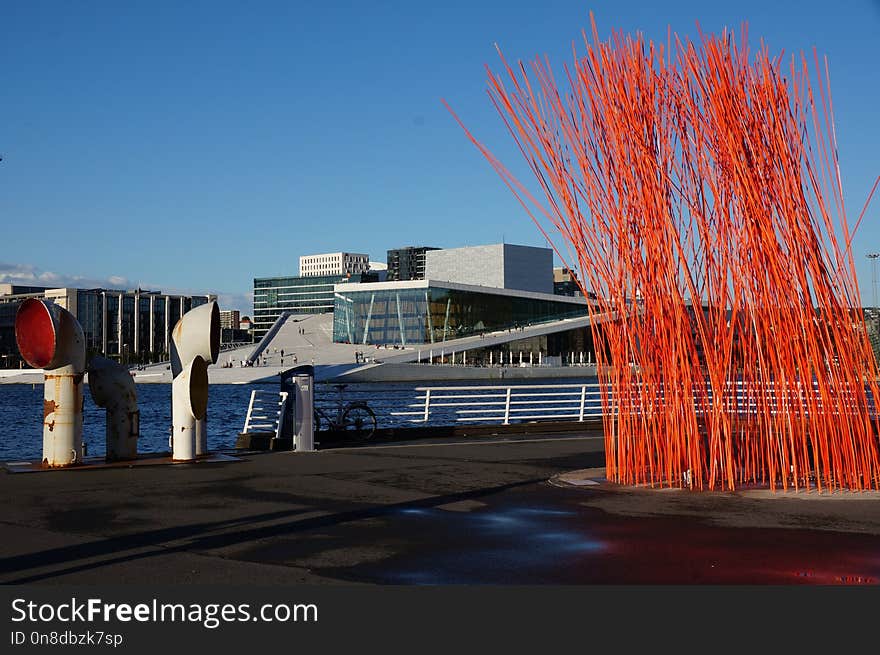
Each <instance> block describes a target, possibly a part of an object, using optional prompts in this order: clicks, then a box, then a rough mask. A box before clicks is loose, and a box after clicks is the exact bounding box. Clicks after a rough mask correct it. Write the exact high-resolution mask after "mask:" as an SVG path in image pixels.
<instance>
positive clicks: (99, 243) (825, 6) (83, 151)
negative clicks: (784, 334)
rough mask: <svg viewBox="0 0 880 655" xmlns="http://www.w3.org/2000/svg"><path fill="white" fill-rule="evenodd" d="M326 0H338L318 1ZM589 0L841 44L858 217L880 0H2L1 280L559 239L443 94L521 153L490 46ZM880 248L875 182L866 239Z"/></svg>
mask: <svg viewBox="0 0 880 655" xmlns="http://www.w3.org/2000/svg"><path fill="white" fill-rule="evenodd" d="M325 4H327V5H328V6H323V5H325ZM590 10H592V11H594V13H595V14H596V17H597V21H598V25H599V30H600V35H601V36H603V37H604V36H607V35H608V33H609V31H610V30H611V29H612V28H620V29H623V30H624V31H627V32H632V31H636V30H640V31H642V32H644V33H645V34H646V36H648V37H649V38H657V39H664V40H665V35H666V29H667V26H671V28H672V29H673V30H674V31H677V32H678V33H679V34H682V35H689V36H696V28H695V23H696V22H697V21H699V23H700V25H701V26H702V28H703V29H704V30H706V31H719V30H721V29H722V28H723V27H724V26H730V27H734V28H736V29H737V30H738V29H739V26H740V23H741V22H742V21H748V23H749V31H750V34H751V37H752V40H753V42H756V41H757V39H758V38H759V37H763V38H764V39H765V40H766V41H767V42H768V44H769V46H770V48H771V51H776V52H778V51H779V50H782V49H785V51H786V52H789V53H790V52H794V51H799V50H801V49H807V50H809V49H811V48H812V47H813V46H816V47H817V48H818V49H819V51H820V53H825V54H827V55H828V57H829V60H830V66H831V82H832V92H833V96H834V107H835V115H836V121H837V135H838V141H839V147H840V160H841V167H842V174H843V178H844V185H845V192H846V200H847V203H848V204H847V207H848V211H849V214H850V216H851V218H852V219H854V218H855V216H856V215H857V214H858V211H859V210H860V209H861V206H862V204H863V202H864V199H865V197H866V196H867V193H868V191H869V189H870V186H871V184H873V181H874V179H875V178H876V176H877V175H878V174H880V156H878V153H880V121H878V118H877V117H878V110H877V108H878V107H880V66H878V63H880V3H878V2H877V1H873V0H841V1H840V2H837V3H834V4H829V3H827V2H811V1H809V0H806V1H800V2H768V1H767V0H763V1H761V2H752V1H746V2H737V3H729V4H718V3H711V2H705V0H704V1H702V2H685V1H680V2H678V1H675V0H670V1H668V2H663V3H655V2H648V1H646V0H616V1H614V2H579V1H573V0H572V1H568V0H542V1H541V2H536V1H535V0H532V1H531V2H521V1H520V0H502V1H496V0H491V1H488V0H487V1H481V0H470V1H468V2H461V1H459V0H447V1H444V2H442V3H422V2H413V1H412V0H409V1H405V0H403V1H395V2H383V1H379V0H377V1H374V2H369V3H367V2H351V3H312V2H308V3H306V2H253V3H240V2H236V3H231V2H230V3H226V2H219V1H215V2H159V1H157V0H152V1H150V2H133V1H132V2H123V3H119V2H77V3H71V2H41V1H38V0H33V1H29V2H17V3H13V2H4V3H2V4H0V35H2V38H0V71H2V73H0V156H2V157H3V161H2V162H0V217H2V228H3V229H2V235H3V236H2V239H0V243H2V248H0V281H3V280H10V281H11V280H19V281H28V280H43V281H45V282H46V283H51V284H55V283H58V284H67V283H77V284H94V285H98V284H103V285H111V284H112V285H122V286H129V287H133V286H135V285H137V284H140V285H141V286H143V287H145V288H159V289H163V290H190V291H196V292H206V291H210V292H217V293H221V294H223V296H222V299H223V301H224V304H226V305H227V306H228V307H229V308H236V307H238V308H241V309H244V310H246V311H248V310H249V309H250V305H249V300H248V295H247V294H248V293H249V292H250V291H251V287H252V279H253V277H254V276H269V275H276V274H288V275H289V274H295V273H296V272H297V267H298V257H299V256H300V255H303V254H309V253H317V252H328V251H337V250H349V251H355V252H367V253H369V254H370V256H371V259H373V260H377V261H384V259H385V251H386V250H387V249H388V248H393V247H398V246H403V245H410V244H425V245H436V246H441V247H454V246H460V245H468V244H471V245H476V244H482V243H495V242H498V241H501V239H502V238H503V239H504V240H506V241H507V242H510V243H522V244H531V245H545V242H544V240H543V238H542V237H541V235H540V234H539V232H538V230H537V229H536V228H535V227H534V225H533V224H532V223H531V221H530V220H529V219H528V217H527V216H526V215H525V214H524V212H523V210H522V209H521V208H520V207H519V205H518V203H517V202H516V200H515V199H514V198H513V197H512V196H511V195H510V193H509V191H508V190H507V189H506V188H505V187H504V186H503V184H502V183H501V181H500V180H499V179H498V178H497V176H496V175H495V173H494V172H493V171H492V170H491V168H490V167H489V165H488V164H487V163H486V162H485V161H484V160H483V159H482V157H481V156H480V155H479V153H478V152H477V151H476V150H475V149H474V148H473V147H472V146H471V145H470V143H468V141H467V140H466V139H465V137H464V135H463V134H462V133H461V131H460V129H459V128H458V126H457V125H456V124H455V122H454V121H453V120H452V118H451V117H450V116H449V114H448V113H447V112H446V110H445V109H444V108H443V106H442V104H441V102H440V99H441V98H445V99H446V100H447V101H448V102H449V103H450V104H451V105H452V106H453V107H454V109H455V110H456V111H457V112H458V114H459V115H460V116H461V118H462V119H463V120H464V121H465V122H466V124H467V125H468V127H469V128H471V129H472V131H474V133H475V134H476V135H477V136H478V138H480V139H481V140H483V141H484V142H485V143H487V144H488V145H489V146H490V147H491V148H492V149H493V151H494V152H495V153H496V155H499V156H500V157H501V158H502V159H503V160H504V161H505V162H508V163H511V164H514V163H516V157H517V155H516V154H515V152H514V150H513V147H512V144H511V143H510V141H509V137H508V136H507V135H506V134H505V132H504V131H503V126H502V125H501V123H500V120H499V119H498V117H497V115H496V114H495V113H494V110H493V108H492V107H491V105H490V103H489V101H488V99H487V97H486V95H485V73H484V68H483V66H484V64H486V63H488V64H490V65H491V66H493V67H494V66H496V64H497V57H496V55H495V52H494V49H493V44H494V43H496V42H497V43H498V44H499V45H500V46H501V48H502V49H503V50H504V53H505V55H506V56H507V57H508V58H509V59H520V58H521V59H532V58H534V57H535V56H536V55H544V54H547V55H549V56H550V58H551V60H552V61H553V62H554V63H555V64H556V65H558V66H560V67H561V65H562V64H563V63H564V62H565V61H567V60H568V58H569V56H570V55H569V53H570V47H571V42H572V41H573V40H577V41H579V40H580V36H579V35H580V31H581V29H583V28H588V27H589V17H588V12H589V11H590ZM853 249H854V252H855V254H856V261H857V265H858V272H859V277H860V283H861V288H862V296H863V299H864V300H865V302H866V303H868V302H870V298H871V294H870V265H869V263H868V261H867V259H866V258H865V254H866V253H867V252H869V251H872V250H880V198H878V199H877V200H875V202H874V204H873V205H872V209H871V210H870V213H869V214H868V216H867V218H866V219H865V221H864V224H863V227H862V229H861V230H860V233H859V236H858V237H857V239H856V240H855V242H854V245H853Z"/></svg>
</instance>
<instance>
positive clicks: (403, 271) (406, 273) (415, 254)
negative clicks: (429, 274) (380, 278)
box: [386, 246, 439, 282]
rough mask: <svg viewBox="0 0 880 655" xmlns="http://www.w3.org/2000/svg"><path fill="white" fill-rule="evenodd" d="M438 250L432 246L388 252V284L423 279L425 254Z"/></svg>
mask: <svg viewBox="0 0 880 655" xmlns="http://www.w3.org/2000/svg"><path fill="white" fill-rule="evenodd" d="M429 250H439V248H434V247H432V246H406V247H405V248H395V249H393V250H389V251H388V276H387V278H386V279H387V280H388V281H389V282H399V281H401V280H424V279H425V253H426V252H428V251H429Z"/></svg>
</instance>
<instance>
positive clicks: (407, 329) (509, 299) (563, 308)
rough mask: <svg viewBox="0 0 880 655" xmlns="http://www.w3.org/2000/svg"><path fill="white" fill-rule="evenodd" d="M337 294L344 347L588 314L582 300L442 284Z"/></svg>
mask: <svg viewBox="0 0 880 655" xmlns="http://www.w3.org/2000/svg"><path fill="white" fill-rule="evenodd" d="M547 273H548V276H549V271H548V272H547ZM334 293H335V304H336V308H335V311H334V314H333V340H334V341H337V342H343V343H363V344H401V345H403V346H407V345H412V344H430V343H442V342H444V341H447V340H450V339H458V338H462V337H468V336H474V335H479V334H482V333H488V332H493V331H497V330H517V329H519V328H521V327H525V326H528V325H536V324H539V323H547V322H551V321H559V320H562V319H568V318H582V317H585V316H586V315H587V305H586V299H585V298H583V297H581V298H569V297H565V296H557V295H554V294H552V293H536V292H532V291H521V290H516V289H503V288H497V287H487V286H476V285H467V284H460V283H458V282H448V281H439V280H408V281H405V282H379V283H364V284H338V285H336V287H335V288H334Z"/></svg>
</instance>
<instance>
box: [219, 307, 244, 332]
mask: <svg viewBox="0 0 880 655" xmlns="http://www.w3.org/2000/svg"><path fill="white" fill-rule="evenodd" d="M240 324H241V312H240V311H238V310H237V309H226V310H221V312H220V328H221V329H223V330H238V329H239V325H240Z"/></svg>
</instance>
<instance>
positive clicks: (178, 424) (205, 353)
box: [171, 300, 220, 460]
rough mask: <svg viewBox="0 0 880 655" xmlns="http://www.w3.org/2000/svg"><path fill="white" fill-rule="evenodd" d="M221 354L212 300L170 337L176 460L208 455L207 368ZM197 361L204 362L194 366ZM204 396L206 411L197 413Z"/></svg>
mask: <svg viewBox="0 0 880 655" xmlns="http://www.w3.org/2000/svg"><path fill="white" fill-rule="evenodd" d="M219 354H220V308H219V307H218V306H217V302H216V301H213V300H212V301H211V302H209V303H206V304H204V305H200V306H198V307H196V308H194V309H191V310H190V311H188V312H187V313H186V314H185V315H184V316H183V317H182V318H181V319H180V320H179V321H178V322H177V324H176V325H175V326H174V330H173V331H172V335H171V373H172V375H173V376H174V383H172V385H171V395H172V414H173V421H172V422H173V437H172V451H173V453H172V457H173V459H175V460H191V459H195V457H196V456H198V455H205V454H207V452H208V430H207V404H208V365H209V364H213V363H215V362H216V361H217V357H218V356H219ZM196 359H199V360H200V361H201V363H200V364H199V363H196V364H195V365H194V366H191V365H192V364H193V362H194V361H195V360H196ZM203 369H204V372H203ZM184 374H186V378H185V379H184V380H182V381H180V382H179V383H178V381H177V378H178V377H181V376H183V375H184ZM202 396H204V404H205V408H204V410H203V411H201V412H196V411H195V410H197V409H199V407H200V405H199V403H200V402H201V397H202ZM197 401H198V402H197ZM190 439H191V440H192V447H191V448H190Z"/></svg>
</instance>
